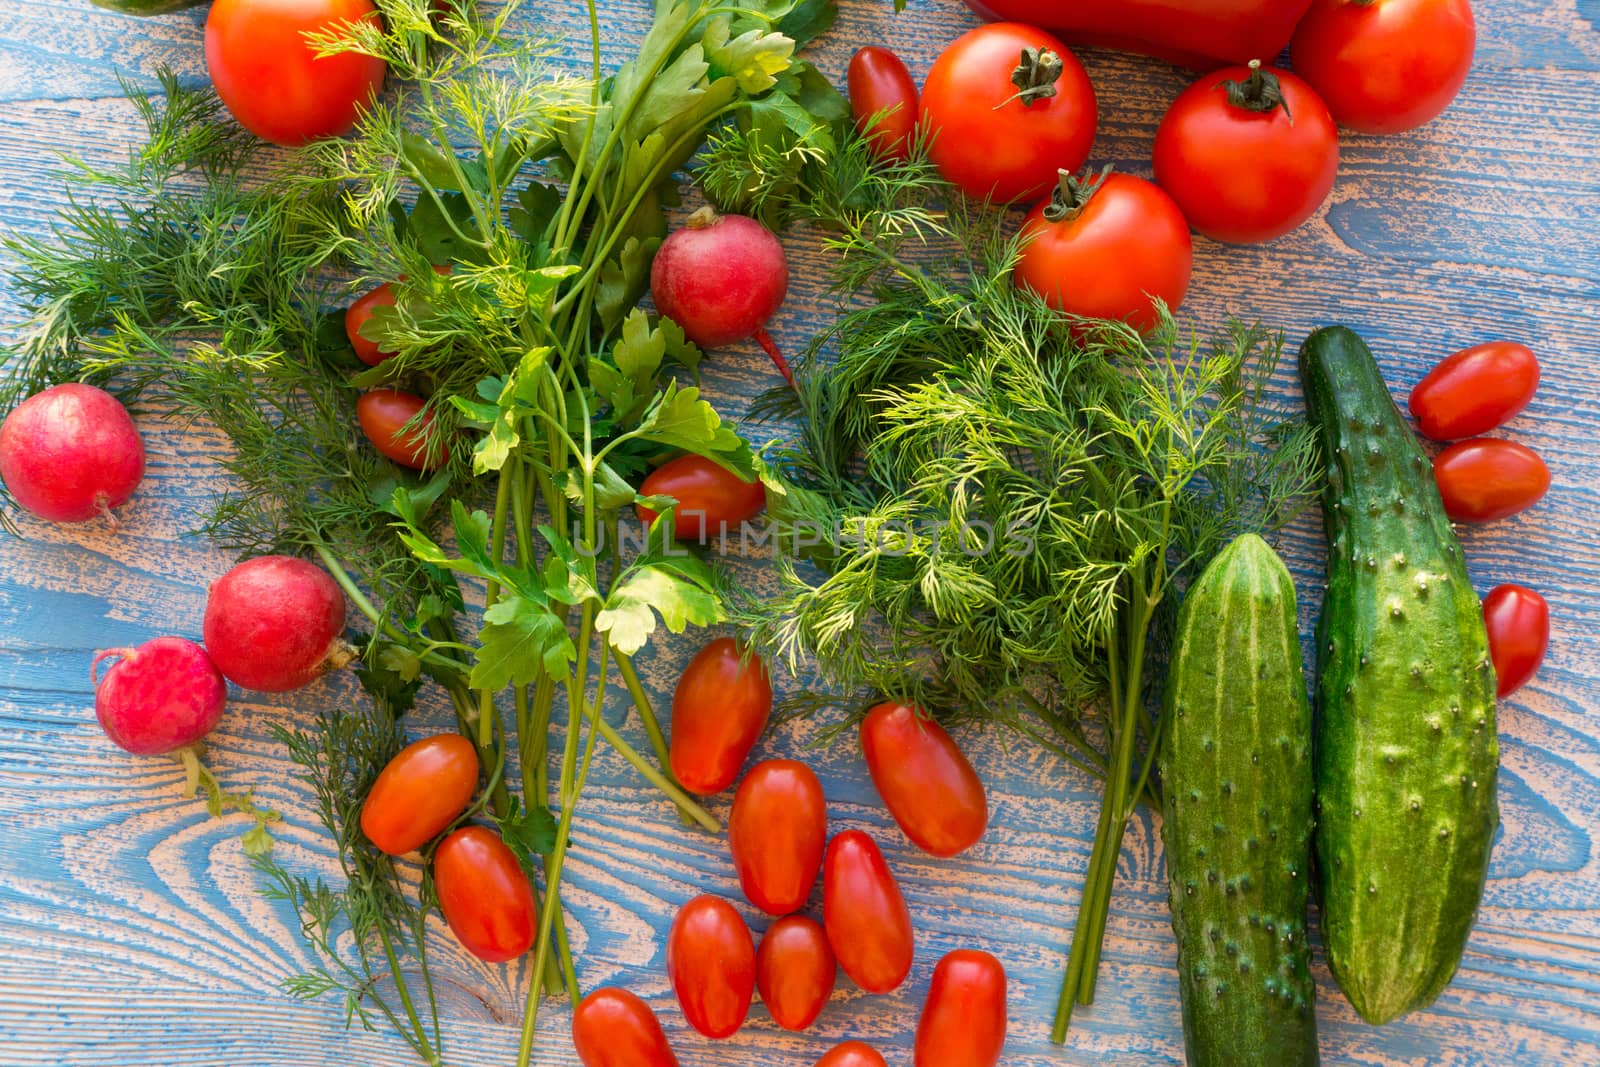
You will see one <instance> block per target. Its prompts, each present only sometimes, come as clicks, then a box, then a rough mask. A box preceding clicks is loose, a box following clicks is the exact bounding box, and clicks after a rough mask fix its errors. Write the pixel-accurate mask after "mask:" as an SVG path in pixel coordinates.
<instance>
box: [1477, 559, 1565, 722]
mask: <svg viewBox="0 0 1600 1067" xmlns="http://www.w3.org/2000/svg"><path fill="white" fill-rule="evenodd" d="M1483 624H1484V627H1485V629H1487V630H1488V632H1489V658H1490V659H1491V660H1492V661H1493V662H1494V676H1495V696H1497V697H1501V698H1504V697H1508V696H1510V695H1511V694H1512V693H1515V692H1516V691H1517V690H1518V689H1521V688H1522V687H1523V686H1525V685H1527V684H1528V681H1529V680H1530V679H1531V678H1532V677H1533V676H1534V674H1536V673H1537V672H1538V670H1539V664H1541V663H1543V662H1544V654H1545V652H1547V651H1548V650H1549V648H1550V605H1549V604H1547V603H1545V599H1544V597H1542V596H1540V595H1539V594H1538V593H1536V592H1534V591H1533V590H1532V589H1529V588H1528V587H1527V586H1525V585H1512V584H1509V583H1508V584H1506V585H1497V586H1495V587H1494V588H1493V589H1491V590H1489V595H1488V596H1486V597H1484V598H1483Z"/></svg>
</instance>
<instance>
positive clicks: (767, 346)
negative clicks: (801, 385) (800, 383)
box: [755, 326, 796, 389]
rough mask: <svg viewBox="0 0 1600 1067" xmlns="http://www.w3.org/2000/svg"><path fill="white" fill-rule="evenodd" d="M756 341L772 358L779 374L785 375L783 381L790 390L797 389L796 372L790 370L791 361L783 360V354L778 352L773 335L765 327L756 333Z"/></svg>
mask: <svg viewBox="0 0 1600 1067" xmlns="http://www.w3.org/2000/svg"><path fill="white" fill-rule="evenodd" d="M755 339H756V344H758V345H760V346H761V350H762V351H763V352H765V353H766V354H767V355H769V356H771V357H772V364H773V366H775V367H777V368H778V373H779V374H782V375H783V380H784V381H786V382H788V383H789V388H790V389H794V388H796V386H795V384H794V372H793V371H791V370H790V369H789V361H788V360H786V359H784V358H783V353H782V352H780V351H779V350H778V345H777V343H776V342H775V341H773V339H772V335H771V334H769V333H768V332H767V329H766V327H765V326H763V327H762V328H760V329H759V330H757V331H756V332H755Z"/></svg>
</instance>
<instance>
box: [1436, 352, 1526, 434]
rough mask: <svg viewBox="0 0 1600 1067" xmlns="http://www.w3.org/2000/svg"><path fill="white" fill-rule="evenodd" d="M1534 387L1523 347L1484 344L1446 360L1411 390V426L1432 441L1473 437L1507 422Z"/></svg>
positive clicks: (1521, 405)
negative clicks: (1414, 422) (1414, 425)
mask: <svg viewBox="0 0 1600 1067" xmlns="http://www.w3.org/2000/svg"><path fill="white" fill-rule="evenodd" d="M1538 388H1539V359H1538V357H1537V356H1535V355H1534V354H1533V352H1532V351H1531V350H1530V349H1529V348H1528V347H1527V346H1526V345H1519V344H1517V343H1516V342H1515V341H1490V342H1488V343H1487V344H1481V345H1473V346H1472V347H1471V348H1463V349H1462V350H1461V351H1459V352H1455V353H1453V354H1451V355H1449V356H1446V357H1445V358H1444V359H1443V360H1441V361H1440V362H1439V364H1438V366H1436V367H1434V368H1433V369H1432V370H1430V371H1429V372H1428V373H1427V374H1426V375H1424V376H1423V379H1422V380H1421V381H1420V382H1418V383H1417V384H1416V387H1415V388H1414V389H1412V390H1411V414H1412V415H1414V416H1415V417H1416V420H1417V428H1418V429H1419V430H1421V431H1422V432H1423V433H1424V434H1426V435H1427V436H1429V437H1431V438H1433V439H1434V440H1435V441H1456V440H1459V439H1461V438H1463V437H1477V436H1478V435H1479V434H1485V433H1488V432H1489V431H1490V430H1493V429H1496V428H1498V427H1500V426H1503V425H1504V424H1505V423H1507V422H1509V421H1511V418H1512V416H1514V415H1516V414H1517V413H1518V412H1519V411H1521V410H1522V409H1523V408H1525V407H1527V406H1528V403H1529V401H1531V400H1532V399H1533V394H1534V393H1535V392H1536V391H1537V390H1538Z"/></svg>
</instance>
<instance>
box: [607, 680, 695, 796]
mask: <svg viewBox="0 0 1600 1067" xmlns="http://www.w3.org/2000/svg"><path fill="white" fill-rule="evenodd" d="M613 654H614V655H615V656H616V660H617V671H618V673H620V674H621V675H622V684H623V685H626V686H627V687H628V693H629V695H631V696H632V697H633V706H634V707H635V708H637V709H638V711H639V719H640V721H642V722H643V723H644V732H645V733H646V734H648V735H649V737H650V747H651V748H653V749H655V753H656V762H658V763H659V764H661V773H662V777H664V778H666V779H667V781H669V782H671V783H672V784H673V785H679V783H678V779H677V778H676V776H674V775H673V773H672V756H671V753H670V751H669V750H668V748H667V738H666V735H665V734H663V733H662V732H661V723H660V722H659V721H658V720H657V719H656V713H655V709H654V708H653V707H651V705H650V695H649V694H648V693H646V692H645V691H644V686H643V685H642V684H640V682H639V672H638V671H636V670H634V669H633V660H632V658H631V657H629V656H625V655H623V654H622V653H621V652H616V651H615V650H613ZM680 788H681V786H680ZM678 816H679V817H680V818H681V819H682V820H683V824H684V825H685V826H692V825H693V824H694V822H695V818H694V814H693V813H692V812H690V811H689V810H688V809H687V808H681V807H680V808H679V809H678Z"/></svg>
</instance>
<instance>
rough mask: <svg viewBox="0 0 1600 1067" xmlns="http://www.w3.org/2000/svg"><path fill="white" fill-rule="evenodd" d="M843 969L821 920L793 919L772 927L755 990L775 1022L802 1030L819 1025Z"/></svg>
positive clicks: (763, 948)
mask: <svg viewBox="0 0 1600 1067" xmlns="http://www.w3.org/2000/svg"><path fill="white" fill-rule="evenodd" d="M838 970H839V964H838V962H837V961H836V960H835V959H834V958H833V948H832V946H830V945H829V944H828V934H827V931H825V930H823V928H822V924H821V923H819V922H817V920H815V919H812V918H810V917H808V916H805V915H789V916H786V917H784V918H782V919H779V920H778V921H777V922H775V923H773V924H772V926H771V927H769V928H768V929H767V932H766V934H765V935H763V936H762V938H761V947H760V948H759V949H757V950H756V988H757V989H758V990H760V992H761V1002H762V1003H763V1004H765V1005H766V1006H767V1012H768V1014H770V1015H771V1016H772V1021H773V1022H775V1023H777V1024H778V1025H779V1026H781V1027H783V1028H784V1029H785V1030H804V1029H805V1028H806V1027H808V1026H810V1025H811V1024H812V1023H814V1022H816V1021H817V1016H818V1015H821V1014H822V1009H823V1007H824V1006H825V1005H826V1004H827V1003H828V998H829V997H830V996H832V995H833V983H834V979H835V978H836V977H837V974H838Z"/></svg>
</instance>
